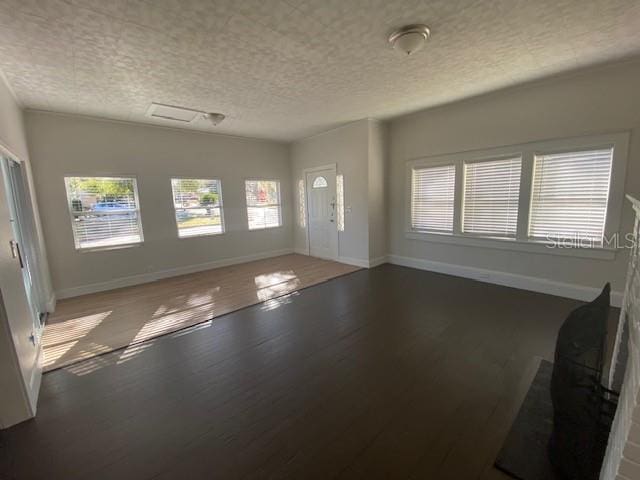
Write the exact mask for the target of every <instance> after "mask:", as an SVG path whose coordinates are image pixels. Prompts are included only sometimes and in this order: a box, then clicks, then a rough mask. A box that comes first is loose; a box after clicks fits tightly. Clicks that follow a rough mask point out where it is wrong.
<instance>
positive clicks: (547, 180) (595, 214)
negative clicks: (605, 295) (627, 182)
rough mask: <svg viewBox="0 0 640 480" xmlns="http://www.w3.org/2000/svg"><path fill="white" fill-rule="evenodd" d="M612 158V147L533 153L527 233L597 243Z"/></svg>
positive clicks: (600, 240)
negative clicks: (534, 154) (534, 155)
mask: <svg viewBox="0 0 640 480" xmlns="http://www.w3.org/2000/svg"><path fill="white" fill-rule="evenodd" d="M612 159H613V148H603V149H598V150H584V151H575V152H565V153H548V154H543V155H536V157H535V161H534V168H533V186H532V193H531V217H530V220H529V222H530V223H529V236H530V237H533V238H543V239H554V238H555V239H573V240H576V241H581V240H589V241H594V242H596V243H601V242H602V240H603V236H604V226H605V219H606V216H607V203H608V199H609V183H610V178H611V165H612Z"/></svg>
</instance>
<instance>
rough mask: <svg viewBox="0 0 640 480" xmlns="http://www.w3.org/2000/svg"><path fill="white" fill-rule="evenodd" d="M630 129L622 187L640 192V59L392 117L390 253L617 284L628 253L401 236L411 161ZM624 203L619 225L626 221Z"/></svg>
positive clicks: (560, 279)
mask: <svg viewBox="0 0 640 480" xmlns="http://www.w3.org/2000/svg"><path fill="white" fill-rule="evenodd" d="M625 130H627V131H631V141H630V147H629V148H630V150H629V163H628V167H627V179H626V188H625V190H626V192H627V193H631V194H635V195H636V196H637V195H638V192H640V63H639V62H637V61H636V62H631V63H626V64H618V65H614V66H609V67H604V68H600V69H596V70H592V71H587V72H581V73H579V74H575V75H573V76H568V77H563V78H558V79H554V80H549V81H546V82H540V83H537V84H530V85H525V86H522V87H519V88H514V89H509V90H503V91H500V92H496V93H494V94H490V95H485V96H482V97H477V98H474V99H471V100H467V101H463V102H458V103H455V104H450V105H446V106H443V107H441V108H434V109H430V110H426V111H421V112H419V113H415V114H412V115H407V116H403V117H400V118H396V119H394V120H393V121H392V122H391V125H390V149H391V150H390V165H389V175H390V177H389V197H390V210H389V212H390V214H389V229H390V230H389V241H390V243H389V250H390V253H392V254H395V255H400V256H405V257H412V258H417V259H427V260H430V261H437V262H443V263H449V264H454V265H464V266H470V267H475V268H481V269H489V270H497V271H501V272H507V273H513V274H519V275H526V276H532V277H539V278H543V279H552V280H555V281H558V282H566V283H571V284H575V285H582V286H589V287H596V286H601V285H602V284H603V283H604V282H605V281H607V280H609V281H612V285H613V289H614V290H622V288H623V286H624V280H625V272H626V267H627V258H628V255H627V252H623V253H619V254H617V255H616V259H615V260H611V261H606V260H595V259H585V258H575V257H567V256H558V255H548V254H530V253H522V252H510V251H505V250H496V249H490V248H478V247H469V246H453V245H447V244H444V243H428V242H424V241H420V240H410V239H407V238H406V237H405V178H406V177H405V175H406V162H407V160H409V159H414V158H418V157H425V156H431V155H438V154H446V153H454V152H461V151H465V150H473V149H480V148H489V147H496V146H501V145H511V144H519V143H524V142H530V141H535V140H545V139H553V138H562V137H570V136H577V135H584V134H598V133H605V132H612V131H625ZM632 217H633V216H632V210H631V208H630V206H629V205H628V204H627V203H625V205H624V211H623V217H622V231H623V232H629V231H630V230H631V226H632V223H631V222H632Z"/></svg>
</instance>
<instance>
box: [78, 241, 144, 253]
mask: <svg viewBox="0 0 640 480" xmlns="http://www.w3.org/2000/svg"><path fill="white" fill-rule="evenodd" d="M143 243H144V242H135V243H125V244H122V245H107V246H104V247H84V248H83V247H80V248H77V247H76V252H80V253H94V252H107V251H109V250H123V249H125V248H134V247H140V246H142V244H143Z"/></svg>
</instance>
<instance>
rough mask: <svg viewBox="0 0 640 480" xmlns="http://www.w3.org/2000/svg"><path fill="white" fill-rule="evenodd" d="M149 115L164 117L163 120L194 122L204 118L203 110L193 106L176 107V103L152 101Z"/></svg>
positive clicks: (148, 111)
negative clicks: (167, 103) (195, 108)
mask: <svg viewBox="0 0 640 480" xmlns="http://www.w3.org/2000/svg"><path fill="white" fill-rule="evenodd" d="M147 117H151V118H162V119H163V120H173V121H176V122H183V123H194V122H195V121H196V120H198V119H200V118H202V112H201V111H200V110H193V109H191V108H184V107H176V106H175V105H164V104H162V103H152V104H151V106H150V107H149V109H148V110H147Z"/></svg>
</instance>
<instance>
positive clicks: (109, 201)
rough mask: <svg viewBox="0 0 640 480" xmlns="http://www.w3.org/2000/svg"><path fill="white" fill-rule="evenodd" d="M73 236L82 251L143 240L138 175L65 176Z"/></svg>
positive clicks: (77, 246)
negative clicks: (128, 176)
mask: <svg viewBox="0 0 640 480" xmlns="http://www.w3.org/2000/svg"><path fill="white" fill-rule="evenodd" d="M64 180H65V186H66V190H67V202H68V204H69V211H70V213H71V224H72V227H73V238H74V241H75V246H76V248H77V249H79V250H83V249H93V248H110V247H117V246H123V245H132V244H136V243H141V242H142V241H143V236H142V225H141V223H140V209H139V205H138V190H137V186H136V179H135V178H126V177H65V179H64Z"/></svg>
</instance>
